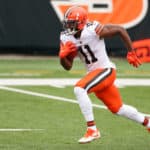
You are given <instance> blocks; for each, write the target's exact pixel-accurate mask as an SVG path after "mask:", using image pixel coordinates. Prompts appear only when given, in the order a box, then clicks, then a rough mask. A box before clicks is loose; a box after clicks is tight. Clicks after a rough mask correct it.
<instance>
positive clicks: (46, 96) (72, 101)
mask: <svg viewBox="0 0 150 150" xmlns="http://www.w3.org/2000/svg"><path fill="white" fill-rule="evenodd" d="M0 89H2V90H6V91H11V92H17V93H22V94H27V95H32V96H37V97H44V98H49V99H53V100H57V101H64V102H69V103H74V104H78V102H77V101H76V100H74V99H69V98H64V97H59V96H54V95H48V94H42V93H37V92H31V91H27V90H21V89H17V88H12V87H6V86H0ZM93 107H96V108H103V109H106V107H105V106H103V105H97V104H93Z"/></svg>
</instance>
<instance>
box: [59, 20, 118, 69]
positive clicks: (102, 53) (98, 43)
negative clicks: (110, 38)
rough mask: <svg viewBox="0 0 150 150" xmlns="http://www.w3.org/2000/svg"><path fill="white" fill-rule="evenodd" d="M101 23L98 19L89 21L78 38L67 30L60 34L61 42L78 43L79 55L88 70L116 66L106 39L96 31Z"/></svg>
mask: <svg viewBox="0 0 150 150" xmlns="http://www.w3.org/2000/svg"><path fill="white" fill-rule="evenodd" d="M99 24H100V23H99V22H97V21H94V22H89V23H87V24H86V25H85V27H84V28H83V31H82V33H81V36H80V38H78V39H76V38H75V37H74V35H69V34H67V33H66V32H62V33H61V35H60V40H61V42H63V43H65V42H67V41H72V42H73V43H75V44H76V46H77V47H78V56H79V57H80V59H81V60H82V61H83V62H84V64H85V66H86V68H87V71H88V72H90V71H92V70H95V69H97V68H110V67H111V68H115V65H114V64H113V63H112V62H111V61H110V59H109V57H108V55H107V52H106V47H105V42H104V39H100V37H99V36H98V35H97V34H96V32H95V29H96V27H97V26H98V25H99Z"/></svg>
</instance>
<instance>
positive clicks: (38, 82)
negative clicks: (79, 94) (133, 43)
mask: <svg viewBox="0 0 150 150" xmlns="http://www.w3.org/2000/svg"><path fill="white" fill-rule="evenodd" d="M78 80H79V79H78V78H73V79H68V78H63V79H60V78H53V79H41V78H37V79H32V78H27V79H20V78H17V79H2V78H0V85H2V86H9V85H10V86H11V85H13V86H18V85H24V86H45V85H48V86H53V87H59V88H63V87H66V86H72V85H74V84H75V83H76V82H77V81H78ZM115 84H116V85H117V86H118V87H126V86H150V79H130V78H125V79H116V81H115Z"/></svg>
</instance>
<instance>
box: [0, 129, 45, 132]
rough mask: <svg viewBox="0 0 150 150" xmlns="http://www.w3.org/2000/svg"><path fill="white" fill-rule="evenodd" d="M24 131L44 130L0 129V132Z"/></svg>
mask: <svg viewBox="0 0 150 150" xmlns="http://www.w3.org/2000/svg"><path fill="white" fill-rule="evenodd" d="M24 131H44V129H8V128H3V129H0V132H24Z"/></svg>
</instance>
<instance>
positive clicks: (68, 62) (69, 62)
mask: <svg viewBox="0 0 150 150" xmlns="http://www.w3.org/2000/svg"><path fill="white" fill-rule="evenodd" d="M60 64H61V65H62V66H63V68H64V69H65V70H70V69H71V68H72V65H73V59H69V57H64V58H60Z"/></svg>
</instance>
